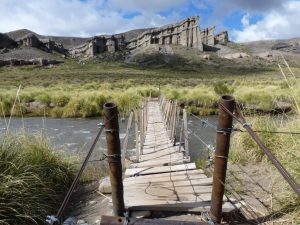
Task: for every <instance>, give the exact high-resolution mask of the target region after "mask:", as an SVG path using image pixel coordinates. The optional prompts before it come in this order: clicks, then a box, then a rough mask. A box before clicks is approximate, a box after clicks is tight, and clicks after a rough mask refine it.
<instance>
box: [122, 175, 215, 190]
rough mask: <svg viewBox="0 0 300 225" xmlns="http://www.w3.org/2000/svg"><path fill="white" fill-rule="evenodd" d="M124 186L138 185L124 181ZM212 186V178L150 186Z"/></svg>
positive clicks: (167, 182)
mask: <svg viewBox="0 0 300 225" xmlns="http://www.w3.org/2000/svg"><path fill="white" fill-rule="evenodd" d="M124 184H127V185H129V184H130V185H138V184H135V183H134V181H130V182H126V181H124ZM211 184H212V177H206V178H202V179H196V180H182V181H165V182H161V183H158V184H153V185H152V186H155V185H156V186H160V187H163V188H167V187H184V186H207V185H211ZM142 186H146V187H147V186H149V184H139V187H142Z"/></svg>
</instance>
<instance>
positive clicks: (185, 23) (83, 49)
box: [69, 16, 228, 57]
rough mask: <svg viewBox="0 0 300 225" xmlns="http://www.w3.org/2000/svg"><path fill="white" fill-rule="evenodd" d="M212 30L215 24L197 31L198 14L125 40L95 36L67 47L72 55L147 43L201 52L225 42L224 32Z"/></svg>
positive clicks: (147, 45) (198, 28)
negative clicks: (176, 46) (216, 32)
mask: <svg viewBox="0 0 300 225" xmlns="http://www.w3.org/2000/svg"><path fill="white" fill-rule="evenodd" d="M214 31H215V27H211V28H207V29H204V30H202V31H201V29H200V26H199V16H193V17H188V18H187V19H185V20H182V21H181V22H179V23H175V24H170V25H165V26H162V27H160V28H154V29H149V30H146V31H144V32H143V33H141V34H140V35H139V36H138V37H137V38H134V39H131V40H129V41H125V38H124V36H123V35H121V36H120V35H116V36H114V35H112V36H95V37H94V38H92V39H90V40H88V41H87V42H86V43H84V44H81V45H79V46H76V47H73V48H70V49H69V53H70V55H71V56H72V57H79V56H84V57H92V56H95V55H97V54H99V53H103V52H111V53H114V52H116V51H121V50H124V49H128V50H135V49H138V48H147V47H149V46H151V45H180V46H184V47H187V48H195V49H198V50H200V51H204V50H210V49H213V47H214V46H215V45H216V44H226V43H227V42H228V33H227V31H224V32H222V33H220V34H217V35H214Z"/></svg>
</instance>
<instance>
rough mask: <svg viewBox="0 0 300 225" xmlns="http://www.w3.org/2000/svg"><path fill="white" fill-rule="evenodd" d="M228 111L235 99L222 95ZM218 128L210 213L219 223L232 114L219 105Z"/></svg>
mask: <svg viewBox="0 0 300 225" xmlns="http://www.w3.org/2000/svg"><path fill="white" fill-rule="evenodd" d="M220 104H222V105H223V106H224V107H226V109H228V110H229V111H230V112H233V110H234V107H235V100H234V98H233V97H232V96H228V95H224V96H222V97H221V99H220ZM219 109H220V111H219V119H218V130H217V134H216V151H215V163H214V174H213V189H212V196H211V208H210V215H211V218H212V220H213V221H214V222H216V223H220V222H221V219H222V203H223V195H224V188H225V187H224V184H225V179H226V170H227V158H228V153H229V145H230V135H231V129H232V116H230V115H229V114H228V113H226V112H225V111H224V110H223V109H222V108H221V107H219Z"/></svg>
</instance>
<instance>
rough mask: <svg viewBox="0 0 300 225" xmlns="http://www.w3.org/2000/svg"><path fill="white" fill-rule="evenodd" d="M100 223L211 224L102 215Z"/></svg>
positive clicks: (148, 224)
mask: <svg viewBox="0 0 300 225" xmlns="http://www.w3.org/2000/svg"><path fill="white" fill-rule="evenodd" d="M100 221H101V222H100V225H121V224H128V225H209V224H208V223H206V222H192V221H175V220H158V219H144V218H139V219H137V218H133V217H130V218H129V219H128V223H127V222H126V218H124V217H117V216H101V219H100Z"/></svg>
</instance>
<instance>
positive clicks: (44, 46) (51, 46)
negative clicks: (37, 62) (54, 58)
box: [16, 33, 68, 54]
mask: <svg viewBox="0 0 300 225" xmlns="http://www.w3.org/2000/svg"><path fill="white" fill-rule="evenodd" d="M16 41H17V43H18V45H19V46H21V47H33V48H38V49H41V50H44V51H47V52H52V51H57V52H60V53H62V54H67V52H68V51H67V49H65V48H64V46H63V45H62V44H61V43H56V42H55V41H53V40H51V39H39V38H38V37H37V36H36V35H34V34H33V33H29V34H26V35H25V36H23V37H21V38H18V39H16Z"/></svg>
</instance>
